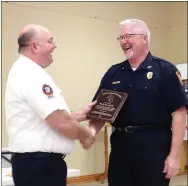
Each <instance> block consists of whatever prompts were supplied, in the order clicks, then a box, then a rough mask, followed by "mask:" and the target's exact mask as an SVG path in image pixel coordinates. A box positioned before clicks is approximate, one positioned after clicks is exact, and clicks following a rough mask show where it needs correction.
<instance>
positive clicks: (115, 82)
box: [112, 81, 120, 84]
mask: <svg viewBox="0 0 188 186" xmlns="http://www.w3.org/2000/svg"><path fill="white" fill-rule="evenodd" d="M118 83H120V81H114V82H112V84H118Z"/></svg>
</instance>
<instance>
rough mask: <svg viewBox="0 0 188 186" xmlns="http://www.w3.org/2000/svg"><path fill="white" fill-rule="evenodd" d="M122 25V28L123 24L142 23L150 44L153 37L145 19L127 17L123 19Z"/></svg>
mask: <svg viewBox="0 0 188 186" xmlns="http://www.w3.org/2000/svg"><path fill="white" fill-rule="evenodd" d="M120 25H121V28H122V27H123V25H141V26H142V27H143V28H144V30H145V31H146V35H147V40H148V45H149V44H150V37H151V34H150V30H149V27H148V26H147V24H146V23H145V22H144V21H142V20H139V19H126V20H124V21H121V22H120Z"/></svg>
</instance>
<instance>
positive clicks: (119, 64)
mask: <svg viewBox="0 0 188 186" xmlns="http://www.w3.org/2000/svg"><path fill="white" fill-rule="evenodd" d="M124 62H125V61H123V62H120V63H117V64H115V65H112V67H115V66H117V67H118V66H121V65H123V63H124Z"/></svg>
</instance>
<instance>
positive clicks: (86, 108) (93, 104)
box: [81, 100, 97, 120]
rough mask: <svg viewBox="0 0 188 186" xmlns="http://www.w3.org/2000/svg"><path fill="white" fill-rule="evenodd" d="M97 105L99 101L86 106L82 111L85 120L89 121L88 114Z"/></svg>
mask: <svg viewBox="0 0 188 186" xmlns="http://www.w3.org/2000/svg"><path fill="white" fill-rule="evenodd" d="M96 103H97V101H96V100H95V101H93V102H91V103H89V104H88V105H86V106H85V107H84V108H83V109H82V111H81V112H82V117H83V120H87V115H88V113H89V112H90V110H91V108H92V107H93V106H95V105H96Z"/></svg>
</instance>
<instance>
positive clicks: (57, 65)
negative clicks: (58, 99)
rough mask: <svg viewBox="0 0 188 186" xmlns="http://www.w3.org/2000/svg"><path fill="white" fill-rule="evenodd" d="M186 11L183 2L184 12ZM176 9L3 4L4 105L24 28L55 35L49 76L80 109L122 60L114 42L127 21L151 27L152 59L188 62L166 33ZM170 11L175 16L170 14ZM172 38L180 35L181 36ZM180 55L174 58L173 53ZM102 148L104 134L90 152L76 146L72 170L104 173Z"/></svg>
mask: <svg viewBox="0 0 188 186" xmlns="http://www.w3.org/2000/svg"><path fill="white" fill-rule="evenodd" d="M169 5H170V6H169ZM184 6H185V4H183V3H179V7H180V8H181V9H182V7H184ZM174 7H175V6H172V5H171V4H170V3H168V4H167V3H163V2H95V3H94V2H92V3H90V2H54V3H49V2H48V3H47V2H46V3H45V2H28V3H23V2H20V3H15V2H11V3H5V2H4V3H2V73H3V74H2V77H3V80H2V100H4V90H5V83H6V78H7V73H8V71H9V69H10V68H11V65H12V64H13V62H14V61H15V60H16V59H17V57H18V54H17V43H16V40H17V35H18V33H19V30H20V29H21V28H22V27H23V26H25V25H26V24H30V23H35V24H41V25H43V26H45V27H47V28H48V29H50V30H51V31H52V33H53V35H54V39H55V41H56V44H57V46H58V48H57V49H56V50H55V52H54V63H53V64H52V65H51V66H50V67H49V68H48V69H47V71H48V72H49V73H50V74H51V75H52V77H53V78H54V80H55V82H56V83H57V84H58V85H59V86H60V87H61V89H62V90H63V95H64V97H65V99H66V100H67V103H68V105H69V106H70V108H71V110H78V109H80V108H81V107H82V106H83V105H85V104H87V103H88V102H90V101H91V99H92V97H93V95H94V93H95V91H96V89H97V87H98V85H99V83H100V80H101V77H102V76H103V74H104V72H105V71H106V70H107V69H108V68H109V67H110V66H111V65H112V64H116V63H119V62H121V61H122V60H123V59H124V58H123V53H122V51H121V49H120V47H119V43H118V42H117V40H116V38H117V36H118V35H119V30H120V29H119V22H120V21H121V20H123V19H127V18H132V17H134V18H139V19H143V20H144V21H146V22H147V23H148V25H149V27H150V29H151V51H152V53H153V54H154V55H157V56H159V57H164V58H166V57H167V58H169V59H174V60H173V61H180V60H183V59H184V58H185V54H186V51H187V50H186V51H185V50H179V49H177V47H173V45H172V43H173V42H172V41H171V40H170V36H171V35H170V34H171V32H170V33H169V32H168V29H166V25H167V23H168V19H170V18H171V16H176V15H177V14H178V15H179V13H181V11H179V10H178V9H174ZM171 8H172V9H173V10H174V12H173V13H172V12H171V11H170V10H168V9H171ZM167 10H168V11H167ZM168 13H169V14H170V15H167V14H168ZM181 16H184V14H182V15H181ZM181 16H180V18H181ZM94 17H97V18H94ZM177 21H179V19H177ZM175 23H176V22H175ZM186 29H187V27H186ZM181 31H182V34H183V35H182V34H180V35H178V36H179V37H180V40H179V44H181V42H182V43H184V39H185V38H186V36H185V35H184V34H185V32H184V30H181ZM173 34H175V36H176V34H177V33H176V32H173ZM167 36H168V37H167ZM173 38H174V37H173ZM169 41H171V42H170V45H168V42H169ZM167 46H168V47H167ZM180 46H181V45H180ZM183 46H184V44H183ZM167 48H168V50H169V51H170V52H168V50H167ZM170 49H171V50H170ZM177 50H178V55H177V56H176V55H175V54H174V52H175V51H177ZM171 54H172V55H171ZM182 56H183V58H182ZM2 118H3V123H2V125H3V126H2V144H3V146H6V145H7V142H8V137H7V135H6V128H5V116H4V110H3V113H2ZM83 124H86V123H83ZM103 144H104V142H103V132H101V133H100V134H99V136H98V139H97V143H96V144H95V145H94V146H93V148H92V149H91V150H89V151H84V150H83V149H82V148H81V147H80V145H79V144H77V146H76V151H75V153H73V154H72V155H70V156H67V158H66V160H67V163H68V167H69V168H79V169H81V174H82V175H86V174H92V173H100V172H103V170H104V156H103V155H104V147H103Z"/></svg>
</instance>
